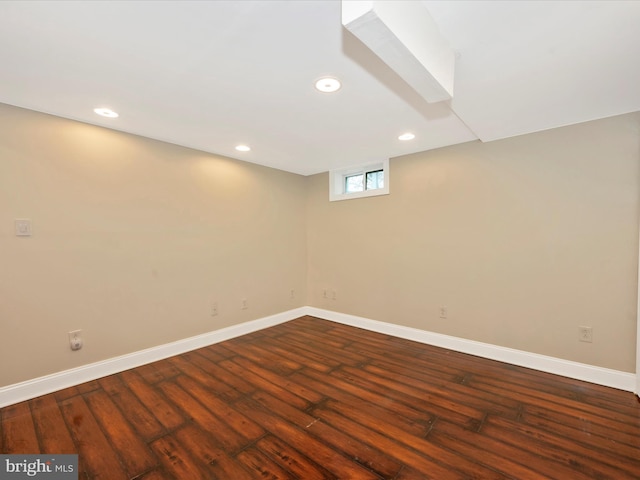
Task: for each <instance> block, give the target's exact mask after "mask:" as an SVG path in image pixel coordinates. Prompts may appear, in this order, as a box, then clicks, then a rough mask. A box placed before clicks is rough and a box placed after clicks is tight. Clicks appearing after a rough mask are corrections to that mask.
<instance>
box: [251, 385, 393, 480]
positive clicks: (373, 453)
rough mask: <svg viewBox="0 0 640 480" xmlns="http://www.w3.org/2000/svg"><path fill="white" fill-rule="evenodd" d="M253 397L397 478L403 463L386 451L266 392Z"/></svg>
mask: <svg viewBox="0 0 640 480" xmlns="http://www.w3.org/2000/svg"><path fill="white" fill-rule="evenodd" d="M251 398H252V400H255V401H256V402H257V403H259V404H260V405H261V406H262V407H263V408H264V409H265V410H267V411H274V412H278V415H279V416H280V417H282V418H284V419H285V420H287V421H289V422H291V423H292V424H294V425H297V426H298V427H302V428H305V429H306V430H307V431H308V432H309V433H310V434H311V435H313V436H315V437H316V438H317V439H318V440H320V441H322V442H324V443H326V444H327V445H329V446H331V447H334V448H335V449H336V450H341V451H343V452H344V453H345V454H347V455H348V456H349V457H350V458H353V459H355V461H356V462H358V463H359V464H361V465H363V466H364V467H366V468H368V469H369V470H372V471H373V472H376V473H377V474H379V475H380V476H382V477H383V478H393V477H394V476H395V475H396V474H397V473H398V471H399V470H400V467H401V466H402V465H401V464H400V463H399V462H397V461H395V460H393V459H392V458H391V457H389V456H388V455H387V454H386V453H383V452H382V451H380V450H378V449H376V448H373V447H372V446H370V445H367V444H366V443H363V442H361V441H359V440H357V439H356V438H354V437H352V436H349V435H348V432H344V431H342V430H339V429H336V428H334V427H332V426H331V425H329V424H326V423H324V422H319V421H318V420H319V418H317V417H314V416H312V415H309V414H307V413H305V412H302V411H300V410H298V409H296V408H294V407H292V406H290V405H287V404H285V403H284V402H282V401H281V400H278V399H277V398H275V397H272V396H270V395H268V394H266V393H264V392H256V393H254V394H253V395H252V397H251ZM311 427H313V428H311Z"/></svg>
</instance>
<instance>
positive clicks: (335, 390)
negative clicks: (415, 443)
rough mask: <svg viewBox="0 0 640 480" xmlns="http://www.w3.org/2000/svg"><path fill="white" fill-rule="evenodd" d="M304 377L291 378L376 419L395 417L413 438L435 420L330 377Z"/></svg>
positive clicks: (426, 413)
mask: <svg viewBox="0 0 640 480" xmlns="http://www.w3.org/2000/svg"><path fill="white" fill-rule="evenodd" d="M305 373H310V372H308V371H307V372H298V373H296V374H295V375H294V376H293V377H294V378H295V379H297V380H298V381H299V382H302V383H305V384H307V385H310V386H311V387H312V388H314V389H315V390H317V391H319V392H321V393H323V394H324V395H326V396H328V397H331V398H334V399H336V400H339V401H342V402H345V403H347V404H351V405H358V404H364V405H366V406H367V408H368V409H370V411H372V413H374V414H375V413H376V412H378V414H379V415H387V416H388V415H391V416H393V417H394V420H393V421H394V423H395V424H396V425H399V426H401V427H402V428H405V429H406V430H407V431H409V432H413V433H414V435H420V436H422V435H426V433H427V432H428V431H429V429H430V428H431V424H432V422H433V420H434V419H435V415H432V414H431V413H429V412H427V411H425V410H419V409H418V408H414V407H412V406H409V405H407V404H405V403H403V402H400V401H397V400H394V399H392V398H388V397H385V396H384V395H380V394H377V393H373V392H370V391H368V390H365V389H361V388H359V387H355V386H352V385H348V384H344V383H340V382H334V381H332V380H333V379H332V378H331V376H326V375H325V376H322V375H318V374H315V375H314V374H313V373H312V374H311V375H313V376H307V375H305ZM342 388H344V390H342ZM424 408H428V406H424ZM463 418H464V421H465V422H467V421H468V420H469V419H468V418H467V417H463Z"/></svg>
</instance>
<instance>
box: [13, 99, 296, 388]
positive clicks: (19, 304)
mask: <svg viewBox="0 0 640 480" xmlns="http://www.w3.org/2000/svg"><path fill="white" fill-rule="evenodd" d="M305 184H306V179H305V178H304V177H301V176H298V175H294V174H290V173H286V172H282V171H278V170H274V169H269V168H265V167H260V166H256V165H252V164H249V163H245V162H240V161H235V160H231V159H228V158H220V157H216V156H214V155H210V154H205V153H202V152H199V151H195V150H190V149H187V148H182V147H178V146H175V145H170V144H166V143H162V142H157V141H154V140H149V139H144V138H141V137H136V136H133V135H127V134H123V133H119V132H116V131H113V130H109V129H104V128H99V127H95V126H91V125H86V124H82V123H78V122H74V121H71V120H65V119H61V118H57V117H52V116H49V115H45V114H40V113H35V112H32V111H28V110H23V109H19V108H15V107H10V106H7V105H0V245H1V247H0V330H1V334H0V357H1V359H0V360H1V363H2V368H1V369H0V386H5V385H9V384H13V383H16V382H20V381H24V380H29V379H32V378H35V377H38V376H42V375H46V374H50V373H53V372H58V371H61V370H65V369H69V368H73V367H77V366H80V365H85V364H88V363H92V362H95V361H99V360H103V359H106V358H111V357H114V356H118V355H123V354H126V353H130V352H135V351H139V350H142V349H145V348H148V347H153V346H157V345H161V344H164V343H167V342H171V341H175V340H179V339H183V338H187V337H190V336H193V335H197V334H200V333H204V332H209V331H213V330H217V329H219V328H223V327H226V326H230V325H235V324H238V323H241V322H245V321H248V320H252V319H256V318H260V317H264V316H267V315H270V314H274V313H279V312H283V311H286V310H290V309H292V308H295V307H299V306H302V305H305V304H306V227H307V225H306V218H305V215H306V212H305V204H304V203H305V202H304V199H305V196H306V192H305ZM18 218H28V219H31V221H32V228H33V235H32V236H31V237H17V236H15V234H14V219H18ZM291 290H294V298H291ZM243 299H246V301H247V308H246V309H241V306H242V303H241V302H242V300H243ZM214 302H217V311H218V313H217V315H215V316H213V315H212V303H214ZM77 329H81V330H82V332H83V334H82V336H83V339H84V347H83V349H82V350H80V351H77V352H72V351H71V350H70V348H69V343H68V338H67V332H68V331H70V330H77Z"/></svg>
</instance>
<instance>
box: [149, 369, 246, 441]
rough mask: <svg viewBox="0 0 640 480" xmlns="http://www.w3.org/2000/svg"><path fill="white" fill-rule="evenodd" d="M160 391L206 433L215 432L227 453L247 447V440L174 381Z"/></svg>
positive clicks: (162, 384) (164, 385)
mask: <svg viewBox="0 0 640 480" xmlns="http://www.w3.org/2000/svg"><path fill="white" fill-rule="evenodd" d="M160 389H161V390H162V391H163V392H164V393H165V395H166V396H167V398H169V399H170V400H171V401H172V402H173V403H174V404H175V405H178V407H179V408H180V409H181V410H182V411H183V412H184V415H185V416H188V417H189V418H191V419H192V420H193V421H194V422H195V423H197V424H198V425H200V426H201V427H202V429H203V430H204V431H205V432H215V433H216V436H217V437H218V438H219V441H220V444H221V445H222V446H223V448H224V450H225V451H226V452H234V453H235V452H237V451H239V450H241V449H242V448H244V447H245V446H246V445H247V440H246V439H245V438H244V437H243V436H242V435H240V434H239V433H238V432H236V431H235V430H233V429H232V428H231V427H230V426H229V425H227V424H226V423H225V422H223V421H222V420H220V419H219V418H218V417H217V416H216V415H214V414H213V413H211V412H210V411H209V410H207V409H206V408H205V407H204V405H202V403H200V401H199V400H197V399H196V398H194V397H193V396H192V395H191V394H190V393H189V392H187V391H185V390H184V389H183V388H182V387H180V386H179V385H178V384H176V383H174V382H173V381H169V382H162V383H161V384H160Z"/></svg>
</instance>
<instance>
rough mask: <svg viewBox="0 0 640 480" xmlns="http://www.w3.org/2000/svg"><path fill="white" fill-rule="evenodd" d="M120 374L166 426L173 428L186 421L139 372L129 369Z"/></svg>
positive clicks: (169, 428)
mask: <svg viewBox="0 0 640 480" xmlns="http://www.w3.org/2000/svg"><path fill="white" fill-rule="evenodd" d="M120 376H121V378H122V380H123V381H124V382H125V383H126V384H127V385H128V387H129V388H130V389H131V391H132V392H133V393H134V394H135V396H136V397H138V400H140V402H141V403H142V404H143V405H144V406H145V407H146V408H147V409H148V410H149V411H150V412H151V413H153V416H154V417H156V419H157V420H158V421H159V422H160V423H161V424H162V425H163V426H164V427H165V428H167V429H168V430H172V429H174V428H177V427H178V426H180V425H182V424H183V423H184V417H183V416H182V415H180V414H179V413H178V411H177V409H176V408H175V407H173V406H172V405H170V404H169V402H167V400H166V399H165V398H164V396H163V395H161V394H160V392H159V391H158V390H157V389H156V388H154V387H152V386H151V385H150V384H148V383H147V382H145V381H144V380H143V379H142V377H141V376H140V375H139V374H138V373H137V372H135V371H132V370H129V371H126V372H123V373H121V374H120Z"/></svg>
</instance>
